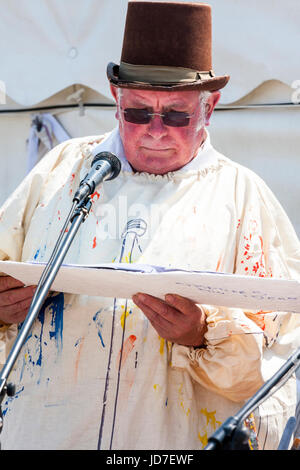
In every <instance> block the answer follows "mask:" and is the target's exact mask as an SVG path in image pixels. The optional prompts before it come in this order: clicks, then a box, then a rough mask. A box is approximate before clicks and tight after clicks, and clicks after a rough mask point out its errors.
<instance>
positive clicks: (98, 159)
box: [73, 152, 121, 202]
mask: <svg viewBox="0 0 300 470" xmlns="http://www.w3.org/2000/svg"><path fill="white" fill-rule="evenodd" d="M120 171H121V162H120V160H119V159H118V158H117V157H116V156H115V155H113V154H112V153H110V152H100V153H98V154H97V155H96V156H95V157H94V159H93V161H92V164H91V169H90V171H89V172H88V173H87V175H86V176H85V177H84V179H83V180H82V181H81V182H80V185H79V188H78V189H77V191H76V193H75V195H74V198H73V202H75V201H77V202H80V201H82V200H83V199H85V198H86V197H88V196H90V195H91V194H93V193H94V192H95V189H96V186H98V184H100V183H101V182H102V181H104V180H106V181H109V180H113V179H114V178H116V177H117V176H118V175H119V173H120Z"/></svg>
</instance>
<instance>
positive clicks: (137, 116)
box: [123, 108, 192, 127]
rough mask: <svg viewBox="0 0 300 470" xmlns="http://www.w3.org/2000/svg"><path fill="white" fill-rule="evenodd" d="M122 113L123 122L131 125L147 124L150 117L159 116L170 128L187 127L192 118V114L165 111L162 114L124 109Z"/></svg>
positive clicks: (136, 109)
mask: <svg viewBox="0 0 300 470" xmlns="http://www.w3.org/2000/svg"><path fill="white" fill-rule="evenodd" d="M123 113H124V118H125V121H127V122H132V123H133V124H149V122H150V120H151V119H152V116H160V117H161V118H162V121H163V123H164V124H165V125H166V126H172V127H184V126H188V125H189V123H190V118H191V117H192V114H188V113H184V112H181V111H167V112H165V113H163V114H160V113H152V112H150V111H149V110H148V109H147V108H145V109H138V108H126V109H123Z"/></svg>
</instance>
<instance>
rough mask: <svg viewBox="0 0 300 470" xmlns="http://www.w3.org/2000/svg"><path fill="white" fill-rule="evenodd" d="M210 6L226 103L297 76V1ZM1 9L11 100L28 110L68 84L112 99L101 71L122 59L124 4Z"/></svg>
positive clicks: (232, 0)
mask: <svg viewBox="0 0 300 470" xmlns="http://www.w3.org/2000/svg"><path fill="white" fill-rule="evenodd" d="M207 3H209V4H210V5H211V6H212V17H213V64H214V70H215V72H216V73H217V74H219V75H222V74H229V75H230V76H231V80H230V82H229V84H228V85H227V86H226V87H225V89H224V91H223V94H222V102H223V103H224V104H226V103H227V104H228V103H232V102H234V101H236V100H238V99H240V98H241V97H243V96H245V95H246V94H248V93H250V92H251V91H252V90H253V89H255V88H257V87H258V86H259V85H261V84H262V83H264V82H266V81H268V80H278V81H280V82H282V83H284V84H286V85H288V86H292V84H293V83H294V82H295V81H297V80H299V79H300V76H299V61H298V57H299V51H298V48H299V17H300V3H299V1H298V0H286V1H285V2H284V4H282V2H278V1H276V0H263V1H261V0H253V1H252V2H237V1H236V0H226V2H221V1H220V0H209V1H208V2H207ZM0 8H1V16H0V31H1V41H0V56H1V76H0V79H1V80H2V81H3V82H4V84H5V86H6V93H7V95H8V96H9V97H10V98H11V99H13V100H14V101H15V102H17V103H19V104H22V105H24V106H31V105H32V104H35V103H38V102H40V101H43V100H45V99H47V98H48V97H49V96H51V95H53V94H55V93H58V92H59V91H61V90H62V89H64V88H66V87H68V86H70V85H72V84H73V83H82V84H84V85H85V86H88V87H90V88H92V89H94V90H96V91H97V92H99V93H101V94H103V95H104V96H105V97H106V98H108V99H110V92H109V86H108V83H107V80H106V66H107V63H108V62H110V61H114V62H116V63H119V61H120V56H121V47H122V37H123V31H124V26H125V16H126V9H127V0H114V1H113V2H111V1H110V0H86V1H85V2H84V7H83V4H82V1H81V0H64V1H63V2H61V1H60V0H44V1H43V2H41V1H40V0H30V2H28V1H26V0H10V1H9V2H7V1H6V0H0ZM183 34H184V32H183ZM28 70H30V73H28ZM24 72H25V73H24Z"/></svg>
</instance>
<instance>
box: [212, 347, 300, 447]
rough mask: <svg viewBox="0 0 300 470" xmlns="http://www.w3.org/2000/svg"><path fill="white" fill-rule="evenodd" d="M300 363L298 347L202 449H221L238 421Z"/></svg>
mask: <svg viewBox="0 0 300 470" xmlns="http://www.w3.org/2000/svg"><path fill="white" fill-rule="evenodd" d="M299 365H300V348H299V349H297V351H296V352H294V353H293V354H292V355H291V356H290V358H289V359H288V360H287V361H286V362H285V363H284V364H283V366H282V367H281V368H280V369H279V370H278V371H277V372H276V373H275V374H274V375H273V376H272V377H271V378H270V379H269V380H267V381H266V383H265V384H264V385H263V386H262V387H261V388H260V389H259V390H258V391H257V392H256V393H255V394H254V395H253V396H252V397H251V398H250V399H249V400H248V401H247V402H246V404H245V405H244V406H243V407H242V408H241V409H240V410H239V411H238V412H237V413H236V414H235V415H234V416H231V417H229V418H228V419H227V420H226V421H225V422H224V423H223V425H222V426H220V428H219V429H217V431H216V432H215V433H214V434H213V435H212V436H211V437H210V438H209V439H208V443H207V445H206V447H205V448H204V450H222V449H224V446H227V445H228V444H229V443H230V442H231V441H232V439H233V438H234V434H235V432H236V429H237V427H238V426H239V425H240V423H241V422H242V421H243V420H244V419H246V418H247V416H249V414H250V413H252V411H253V410H255V408H257V407H258V406H259V404H260V403H262V402H263V401H265V400H266V399H267V398H268V397H269V396H270V395H272V389H273V390H274V388H276V390H277V388H278V386H280V381H281V380H282V379H284V378H289V377H290V375H291V374H292V373H293V372H294V371H295V370H296V369H297V368H298V367H299Z"/></svg>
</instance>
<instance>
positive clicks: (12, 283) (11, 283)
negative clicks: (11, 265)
mask: <svg viewBox="0 0 300 470" xmlns="http://www.w3.org/2000/svg"><path fill="white" fill-rule="evenodd" d="M23 286H24V283H23V282H21V281H19V280H18V279H15V278H14V277H11V276H0V292H5V291H6V290H9V289H15V288H16V287H23Z"/></svg>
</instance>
